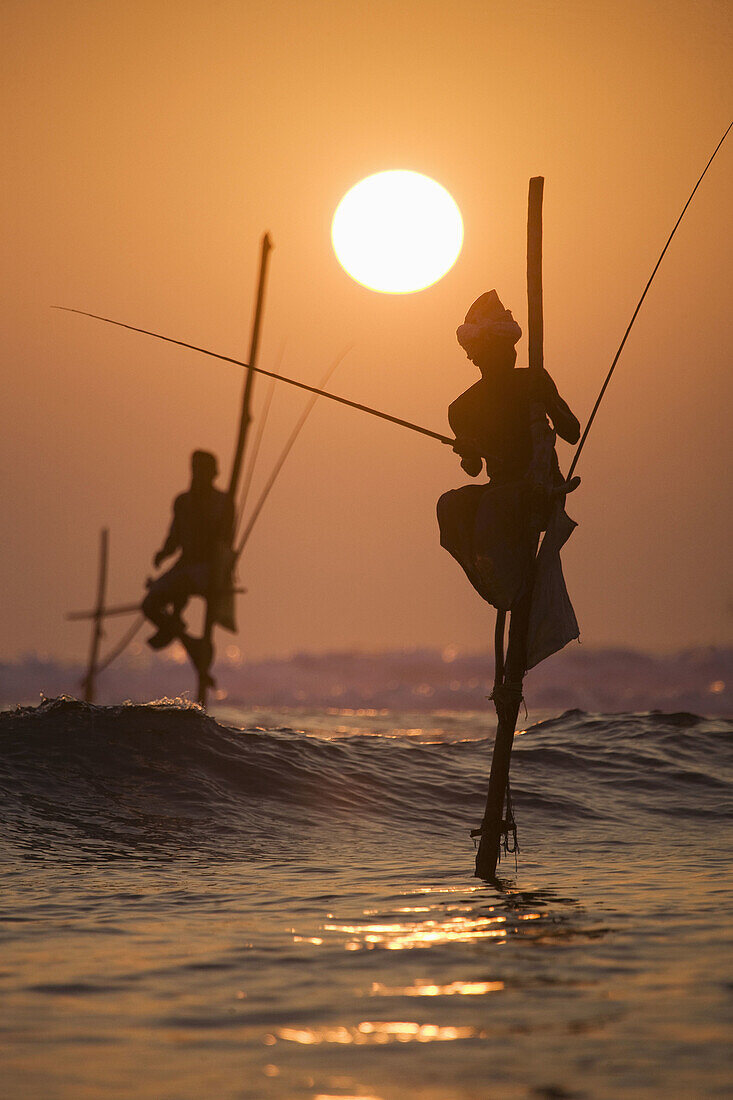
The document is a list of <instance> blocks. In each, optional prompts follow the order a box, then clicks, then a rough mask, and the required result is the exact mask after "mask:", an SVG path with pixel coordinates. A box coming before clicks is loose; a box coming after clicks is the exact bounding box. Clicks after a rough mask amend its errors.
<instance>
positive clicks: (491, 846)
mask: <svg viewBox="0 0 733 1100" xmlns="http://www.w3.org/2000/svg"><path fill="white" fill-rule="evenodd" d="M543 187H544V179H543V178H542V177H541V176H535V177H534V178H533V179H531V180H530V181H529V203H528V213H527V301H528V320H529V367H530V370H541V369H542V365H543V364H542V360H543V350H542V349H543V313H542V192H543ZM529 583H530V585H531V579H530V582H529ZM530 592H531V588H530ZM529 599H530V594H529V593H526V594H525V596H524V597H522V600H521V602H522V604H523V606H522V607H521V609H520V608H519V607H517V608H516V609H515V610H512V612H511V614H510V624H509V650H508V653H507V659H506V661H505V660H504V654H503V645H502V646H501V647H500V644H499V641H500V639H501V642H502V643H503V637H504V619H505V613H504V612H503V611H499V612H498V613H497V622H496V632H495V650H496V672H495V676H494V691H493V699H494V706H495V707H496V717H497V727H496V738H495V740H494V752H493V756H492V758H491V774H490V776H489V790H488V794H487V796H486V809H485V811H484V818H483V821H482V823H481V829H480V832H479V835H480V841H479V848H478V852H477V853H476V875H477V876H478V877H479V878H483V879H487V880H493V879H495V877H496V865H497V863H498V862H499V851H500V847H501V838H502V835H503V833H504V832H505V831H506V829H507V823H506V822H505V819H504V805H505V801H506V794H507V788H508V785H509V768H510V765H511V756H512V745H513V744H514V733H515V730H516V726H517V716H518V714H519V706H520V703H521V701H522V681H523V678H524V672H525V669H524V659H523V655H524V654H525V652H526V642H527V629H528V625H529V602H528V601H529Z"/></svg>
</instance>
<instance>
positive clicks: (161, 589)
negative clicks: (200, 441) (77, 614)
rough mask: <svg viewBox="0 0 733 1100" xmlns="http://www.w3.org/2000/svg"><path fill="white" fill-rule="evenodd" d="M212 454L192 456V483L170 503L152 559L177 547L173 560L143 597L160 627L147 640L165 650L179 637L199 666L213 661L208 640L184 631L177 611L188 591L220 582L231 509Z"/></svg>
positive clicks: (203, 591)
mask: <svg viewBox="0 0 733 1100" xmlns="http://www.w3.org/2000/svg"><path fill="white" fill-rule="evenodd" d="M217 473H218V469H217V462H216V458H215V457H214V455H213V454H210V453H209V452H208V451H194V452H193V454H192V455H191V488H190V489H189V490H188V492H185V493H181V495H180V496H177V497H176V499H175V501H174V502H173V520H172V522H171V526H170V530H169V532H168V537H167V538H166V540H165V543H164V544H163V546H162V547H161V549H160V550H159V551H158V552H157V554H156V555H155V557H154V558H153V563H154V565H155V567H156V569H157V568H158V567H159V566H160V564H161V563H162V562H164V561H165V559H166V558H169V557H171V555H172V554H175V553H176V552H177V551H179V550H180V557H179V558H178V560H177V561H176V563H175V564H174V565H173V566H172V567H171V568H170V569H169V570H168V571H167V572H166V573H163V574H162V576H160V577H158V578H157V579H156V580H154V581H152V582H151V583H150V585H149V591H148V594H147V596H146V597H145V599H144V600H143V604H142V609H143V612H144V613H145V615H146V616H147V617H148V619H150V621H151V622H152V623H154V624H155V626H156V627H157V628H158V629H157V631H156V633H155V634H153V635H152V637H150V638H148V645H149V646H151V648H152V649H164V648H165V646H167V645H170V643H171V642H172V641H173V640H174V639H176V638H178V639H180V641H181V642H182V643H183V645H184V646H185V648H186V652H187V653H188V655H189V657H190V658H191V660H192V661H193V663H194V665H195V666H196V667H197V669H199V671H202V670H204V671H206V670H208V668H209V665H210V664H211V658H212V652H211V642H210V641H207V640H206V638H193V637H191V636H190V635H189V634H187V633H186V624H185V623H184V621H183V619H182V618H181V613H182V611H183V609H184V608H185V606H186V604H187V603H188V600H189V598H190V597H191V596H203V597H204V598H205V599H208V597H209V595H210V593H211V592H212V589H213V588H214V586H215V585H216V584H217V582H218V579H219V578H218V577H217V576H216V571H217V568H218V552H219V548H220V546H221V544H222V543H224V544H225V545H227V546H228V545H230V544H231V539H232V529H233V525H234V509H233V506H232V500H231V497H230V496H229V494H228V493H224V492H222V491H221V490H220V489H216V488H215V487H214V479H215V478H216V476H217Z"/></svg>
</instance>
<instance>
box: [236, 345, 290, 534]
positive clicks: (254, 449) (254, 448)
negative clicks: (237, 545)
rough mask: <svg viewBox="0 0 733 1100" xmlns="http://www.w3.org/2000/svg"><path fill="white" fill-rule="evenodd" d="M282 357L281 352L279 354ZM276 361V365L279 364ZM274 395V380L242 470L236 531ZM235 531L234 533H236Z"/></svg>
mask: <svg viewBox="0 0 733 1100" xmlns="http://www.w3.org/2000/svg"><path fill="white" fill-rule="evenodd" d="M280 359H282V354H281V355H280ZM279 365H280V364H279V362H278V366H279ZM274 396H275V380H274V379H273V380H272V381H271V382H270V385H269V388H268V390H267V394H266V396H265V403H264V405H263V406H262V412H261V413H260V417H259V420H258V422H257V434H256V435H255V437H254V441H253V443H252V453H251V455H250V456H249V462H248V463H247V468H246V469H245V471H244V480H243V482H242V489H241V492H240V494H239V503H238V504H237V517H236V523H235V526H236V531H238V530H239V528H240V526H241V524H242V517H243V516H244V509H245V508H246V506H247V497H248V496H249V491H250V488H251V487H252V478H253V477H254V472H255V466H256V465H257V458H258V455H259V453H260V447H261V446H262V437H263V436H264V434H265V427H266V426H267V418H268V417H269V415H270V406H271V405H272V399H273V397H274ZM236 531H235V534H236Z"/></svg>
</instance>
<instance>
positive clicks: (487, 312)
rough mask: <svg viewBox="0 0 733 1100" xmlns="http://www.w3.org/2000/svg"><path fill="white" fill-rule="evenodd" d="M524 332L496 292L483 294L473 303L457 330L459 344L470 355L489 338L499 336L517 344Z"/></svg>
mask: <svg viewBox="0 0 733 1100" xmlns="http://www.w3.org/2000/svg"><path fill="white" fill-rule="evenodd" d="M521 335H522V330H521V328H520V327H519V325H518V324H517V322H516V321H515V320H514V318H513V317H512V313H511V310H510V309H504V306H503V305H502V304H501V300H500V298H499V295H498V294H497V293H496V291H495V290H489V291H487V292H486V294H482V295H481V297H480V298H477V299H476V301H475V302H474V303H473V305H472V306H471V308H470V309H469V311H468V313H467V314H466V319H465V321H464V323H463V324H462V325H459V326H458V328H457V329H456V336H457V338H458V343H459V344H460V345H461V347H462V348H463V350H464V351H466V352H468V354H469V355H470V354H471V352H472V351H475V350H477V349H478V348H479V347H480V345H481V344H482V343H483V341H484V340H485V339H486V338H487V337H489V336H498V337H500V338H501V339H503V340H508V341H509V342H510V343H511V344H516V342H517V340H519V338H520V336H521Z"/></svg>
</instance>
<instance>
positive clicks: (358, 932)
mask: <svg viewBox="0 0 733 1100" xmlns="http://www.w3.org/2000/svg"><path fill="white" fill-rule="evenodd" d="M504 924H506V917H502V916H491V917H473V916H466V915H464V916H451V917H446V918H443V919H442V920H440V919H435V918H430V919H428V920H421V921H404V922H403V921H390V922H388V923H384V924H324V926H323V928H324V931H326V932H341V933H342V934H344V935H347V936H350V937H351V939H350V940H349V942H348V943H347V944H346V945H345V946H346V948H347V950H350V951H354V950H358V948H359V946H362V947H365V948H367V949H368V948H370V947H383V948H385V949H386V950H387V951H405V950H410V949H412V948H417V947H434V946H435V945H436V944H443V943H456V942H460V941H465V942H468V941H470V940H484V939H501V938H503V937H505V936H506V929H505V928H503V927H498V926H501V925H504ZM354 937H356V938H354ZM349 944H356V945H357V946H356V947H353V946H349Z"/></svg>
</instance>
